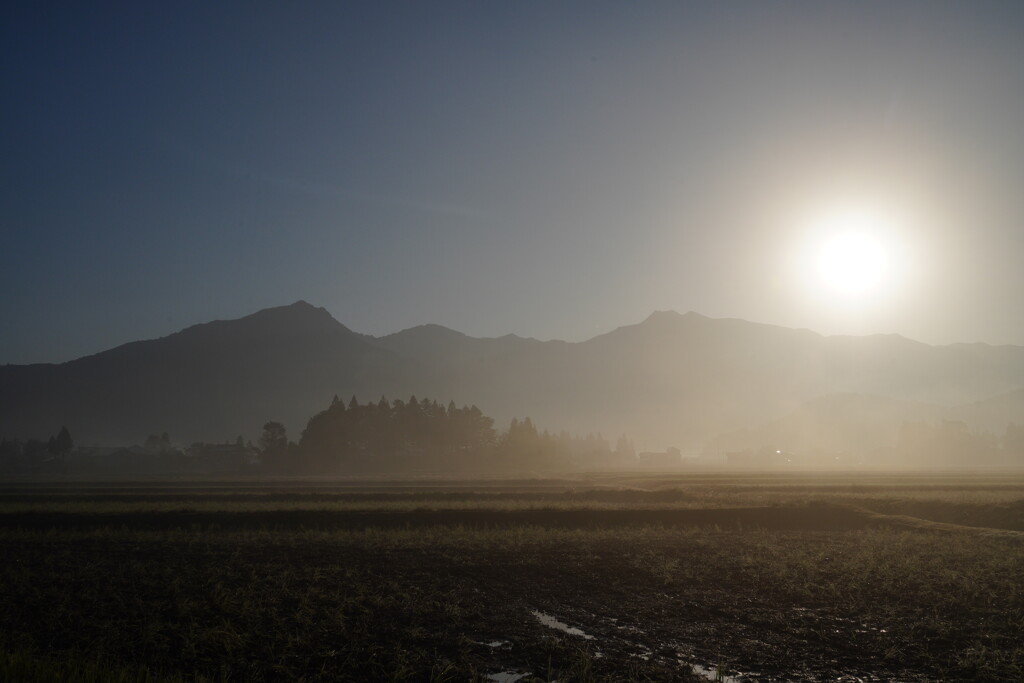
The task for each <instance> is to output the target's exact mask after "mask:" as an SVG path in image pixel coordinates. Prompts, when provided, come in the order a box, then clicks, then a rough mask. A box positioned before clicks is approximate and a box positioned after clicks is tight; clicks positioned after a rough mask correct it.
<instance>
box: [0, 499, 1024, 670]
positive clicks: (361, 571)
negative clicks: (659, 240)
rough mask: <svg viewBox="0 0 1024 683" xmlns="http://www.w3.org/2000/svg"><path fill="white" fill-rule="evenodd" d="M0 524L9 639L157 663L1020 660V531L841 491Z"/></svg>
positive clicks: (260, 666) (901, 666) (663, 665)
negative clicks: (642, 506)
mask: <svg viewBox="0 0 1024 683" xmlns="http://www.w3.org/2000/svg"><path fill="white" fill-rule="evenodd" d="M19 495H23V494H21V493H19ZM139 495H149V494H139ZM915 520H916V521H915ZM0 540H2V548H3V562H2V564H0V645H2V647H3V648H4V649H5V651H7V652H16V653H19V656H21V655H24V656H29V657H36V658H40V659H42V660H49V661H57V662H60V661H67V660H79V661H81V660H90V661H92V660H96V661H102V662H105V663H106V664H107V665H109V666H111V667H115V668H116V667H118V666H123V667H136V668H137V667H143V668H144V670H145V671H147V672H149V673H150V674H152V675H154V676H156V677H157V678H161V677H167V678H173V677H175V676H177V677H181V678H183V679H185V680H192V679H196V678H207V679H211V680H451V681H458V680H473V679H477V680H514V679H515V678H516V677H517V676H521V677H522V678H521V679H520V680H531V679H539V680H554V679H557V680H560V681H568V680H580V681H585V680H701V679H702V678H704V679H705V680H706V678H707V677H708V676H712V677H713V676H714V675H715V669H716V668H718V669H719V670H720V672H721V673H722V674H727V675H728V676H730V677H733V678H734V679H735V680H851V681H852V680H904V681H926V680H1020V679H1021V677H1022V673H1024V646H1022V645H1021V643H1022V636H1024V587H1022V585H1021V584H1022V582H1021V581H1020V576H1021V575H1022V574H1021V570H1022V569H1024V542H1022V539H1021V534H1019V533H1017V532H1014V531H1003V532H1001V533H996V534H991V533H988V532H986V531H985V530H984V529H980V528H967V527H960V526H954V525H951V524H948V523H943V524H933V523H930V522H929V521H928V520H921V519H920V518H910V517H908V516H899V515H890V514H880V513H875V512H872V511H869V510H864V509H861V508H858V507H853V506H850V505H846V504H843V505H838V504H836V505H832V504H822V503H814V504H799V505H778V506H766V507H765V506H762V507H756V508H724V509H715V510H693V509H687V510H683V509H680V510H663V509H658V510H638V509H623V510H536V509H534V510H447V511H445V510H437V509H434V510H425V511H401V512H395V511H386V510H385V511H381V510H375V511H358V510H357V511H341V512H339V511H310V510H291V511H289V510H283V511H267V510H257V511H252V512H239V511H233V512H230V513H223V514H218V513H215V512H208V511H207V512H196V511H188V510H179V511H170V512H168V511H159V512H135V513H124V512H120V513H105V512H103V510H102V507H101V506H99V507H96V508H95V509H94V510H92V511H91V512H79V513H68V512H59V511H55V510H50V511H46V510H40V511H34V512H31V511H24V510H22V511H8V512H4V513H2V514H0ZM26 653H27V654H26ZM694 665H697V667H698V668H696V669H695V668H694ZM132 670H137V669H132Z"/></svg>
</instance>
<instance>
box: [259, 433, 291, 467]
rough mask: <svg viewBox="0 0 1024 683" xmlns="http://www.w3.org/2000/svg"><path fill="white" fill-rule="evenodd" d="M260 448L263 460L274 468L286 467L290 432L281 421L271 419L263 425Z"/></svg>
mask: <svg viewBox="0 0 1024 683" xmlns="http://www.w3.org/2000/svg"><path fill="white" fill-rule="evenodd" d="M260 449H261V451H262V453H263V462H264V463H265V464H266V465H267V466H268V467H269V468H270V469H272V470H282V469H284V468H285V467H286V465H287V464H288V463H287V457H288V433H287V431H286V430H285V426H284V425H283V424H281V423H280V422H274V421H270V422H267V423H266V424H264V425H263V434H262V435H260Z"/></svg>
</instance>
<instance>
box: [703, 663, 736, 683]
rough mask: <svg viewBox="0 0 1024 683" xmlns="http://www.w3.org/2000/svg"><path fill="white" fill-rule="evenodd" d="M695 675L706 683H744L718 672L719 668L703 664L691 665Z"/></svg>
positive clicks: (734, 677)
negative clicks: (711, 682) (708, 682)
mask: <svg viewBox="0 0 1024 683" xmlns="http://www.w3.org/2000/svg"><path fill="white" fill-rule="evenodd" d="M690 668H691V669H692V670H693V673H695V674H697V675H698V676H700V677H701V678H703V679H704V680H706V681H721V682H722V683H743V682H742V681H741V680H740V679H739V678H738V677H736V676H726V675H724V674H722V673H720V672H719V671H718V667H717V666H703V665H702V664H691V665H690Z"/></svg>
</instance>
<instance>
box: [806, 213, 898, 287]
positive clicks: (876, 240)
mask: <svg viewBox="0 0 1024 683" xmlns="http://www.w3.org/2000/svg"><path fill="white" fill-rule="evenodd" d="M812 228H813V229H812V234H813V237H812V244H813V246H812V248H811V249H810V254H808V256H809V257H810V258H809V259H808V261H810V262H809V263H808V264H807V266H806V267H807V268H808V270H809V271H811V272H810V273H809V275H811V276H812V277H811V278H810V279H811V286H812V287H815V288H817V289H820V290H821V291H820V292H819V293H820V294H826V295H828V296H829V298H832V299H836V298H841V299H844V300H846V301H850V302H853V301H860V302H864V301H866V300H868V299H871V298H872V297H878V296H881V295H882V294H883V293H884V292H885V290H886V288H887V287H888V286H889V285H890V284H891V283H892V280H893V268H894V263H893V259H892V256H893V254H892V248H891V246H890V244H889V241H888V240H891V238H890V237H889V233H890V232H891V222H890V221H889V220H888V219H887V218H886V217H885V216H883V215H881V214H879V213H877V212H874V211H870V210H868V209H865V208H844V209H840V210H833V211H829V212H826V213H824V214H822V215H820V216H818V217H817V218H816V220H815V221H814V223H813V226H812Z"/></svg>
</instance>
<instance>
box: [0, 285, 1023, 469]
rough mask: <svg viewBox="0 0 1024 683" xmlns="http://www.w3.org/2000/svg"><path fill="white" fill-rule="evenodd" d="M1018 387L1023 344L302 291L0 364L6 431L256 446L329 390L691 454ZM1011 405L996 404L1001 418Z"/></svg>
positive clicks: (292, 424)
mask: <svg viewBox="0 0 1024 683" xmlns="http://www.w3.org/2000/svg"><path fill="white" fill-rule="evenodd" d="M1021 387H1024V347H1014V346H1006V345H1004V346H1000V347H991V346H987V345H977V344H954V345H946V346H932V345H928V344H925V343H923V342H916V341H914V340H910V339H907V338H905V337H902V336H899V335H869V336H864V337H854V336H843V335H837V336H824V335H821V334H819V333H817V332H814V331H812V330H806V329H794V328H787V327H783V326H778V325H770V324H765V323H757V322H751V321H746V320H742V319H737V318H711V317H708V316H704V315H702V314H700V313H696V312H694V311H688V312H686V313H678V312H675V311H655V312H653V313H652V314H650V315H649V316H647V317H646V318H645V319H644V320H642V321H641V322H639V323H635V324H632V325H624V326H621V327H617V328H615V329H613V330H611V331H609V332H606V333H603V334H599V335H596V336H594V337H591V338H589V339H587V340H584V341H579V342H567V341H561V340H548V341H539V340H536V339H532V338H524V337H519V336H516V335H505V336H502V337H482V338H478V337H471V336H469V335H466V334H465V333H462V332H459V331H457V330H453V329H451V328H447V327H444V326H442V325H437V324H433V323H428V324H425V325H417V326H414V327H411V328H406V329H404V330H401V331H399V332H395V333H391V334H388V335H382V336H379V337H375V336H372V335H366V334H361V333H358V332H355V331H353V330H352V329H350V328H348V327H347V326H345V325H344V324H342V323H341V322H339V321H338V320H336V319H335V318H334V317H333V316H332V315H331V314H330V313H329V312H328V311H327V310H326V309H324V308H322V307H316V306H313V305H312V304H309V303H308V302H306V301H304V300H300V301H297V302H295V303H292V304H289V305H285V306H277V307H271V308H267V309H262V310H260V311H256V312H255V313H252V314H250V315H247V316H243V317H241V318H236V319H233V320H214V321H209V322H206V323H199V324H196V325H191V326H188V327H185V328H183V329H182V330H179V331H177V332H174V333H171V334H169V335H166V336H164V337H159V338H156V339H149V340H139V341H135V342H129V343H127V344H122V345H119V346H116V347H113V348H111V349H108V350H106V351H102V352H99V353H97V354H91V355H89V356H83V357H81V358H77V359H73V360H70V361H65V362H64V363H59V364H35V365H5V366H0V436H14V437H22V438H24V437H36V436H39V435H43V434H48V433H51V432H52V431H53V430H54V429H55V426H54V425H56V426H59V425H60V424H68V426H69V428H70V429H71V430H72V432H73V433H75V434H78V435H79V436H80V439H81V441H80V442H82V443H85V442H111V441H118V442H137V441H140V440H142V439H143V438H144V437H145V435H146V434H148V433H151V432H157V433H159V432H162V431H169V432H170V433H171V434H172V435H174V436H175V437H176V438H179V439H183V440H187V441H191V440H207V441H212V440H225V439H230V438H233V437H234V436H235V435H238V434H242V435H248V436H249V437H250V438H251V437H253V436H255V434H256V433H258V430H259V428H260V426H261V425H262V423H263V422H264V421H266V420H270V419H275V420H280V421H282V422H284V423H285V424H286V425H287V426H288V428H289V432H290V434H292V435H293V438H297V436H298V434H299V433H300V432H301V430H302V428H303V427H304V426H305V420H307V419H308V418H309V417H311V416H312V415H313V414H314V413H315V412H317V411H319V410H321V409H322V408H323V407H324V406H325V405H326V403H327V402H328V401H329V400H330V398H331V397H332V396H333V395H334V394H339V395H343V396H348V395H351V394H358V395H360V396H362V397H363V398H364V399H368V398H373V399H376V398H377V397H379V396H380V395H382V394H384V395H388V396H390V397H393V398H401V397H406V396H409V395H411V394H415V395H417V396H421V397H422V396H430V397H432V398H437V399H438V400H442V401H444V402H447V401H448V400H454V401H455V402H456V403H457V404H460V405H461V404H476V405H479V406H480V407H481V409H483V410H484V411H485V412H487V413H488V414H490V415H493V416H494V417H495V418H497V419H498V420H499V424H500V423H501V422H503V421H505V420H507V419H510V418H511V417H513V416H518V417H524V416H526V415H529V416H531V417H533V419H534V421H535V422H536V423H537V424H539V425H541V426H544V427H548V428H551V429H563V428H564V429H568V430H569V431H574V432H578V433H588V432H602V433H604V434H607V435H618V434H620V433H623V432H625V433H628V434H630V435H632V436H634V437H636V438H638V439H641V441H642V442H644V443H649V444H657V445H662V444H664V445H678V446H680V447H683V448H688V449H700V448H703V447H704V446H705V445H707V444H708V443H711V441H712V440H713V439H715V438H716V437H718V436H719V435H723V434H730V433H737V432H740V431H743V430H748V432H749V430H752V429H756V428H757V427H758V425H769V424H772V423H773V422H775V421H778V420H781V419H784V418H785V417H786V416H787V415H790V414H793V413H794V411H798V410H801V408H800V406H803V405H805V404H807V402H808V401H813V400H814V399H816V398H819V397H822V396H828V395H831V394H841V393H851V394H864V395H878V396H884V397H887V398H888V399H891V400H893V401H909V402H924V403H929V404H935V405H938V406H944V407H945V408H952V407H956V406H959V405H969V404H972V403H976V402H981V401H984V400H985V399H988V398H991V397H995V396H998V395H1000V394H1010V393H1011V392H1013V391H1015V390H1017V389H1020V388H1021ZM892 405H896V404H895V403H893V404H892ZM1007 405H1009V407H1007ZM1015 405H1016V403H1013V402H1011V403H1009V404H1007V403H1006V402H1003V403H1000V404H999V410H1001V411H1002V412H1001V413H1000V414H1001V415H1002V414H1007V413H1008V411H1011V410H1012V409H1013V407H1014V406H1015ZM803 410H804V411H805V414H808V415H812V416H813V414H814V413H813V411H812V412H811V413H807V412H806V410H807V409H803ZM984 410H985V409H984V406H983V407H982V408H977V409H974V411H973V413H972V411H965V414H969V415H973V414H974V413H979V414H980V413H983V412H984ZM972 419H973V418H972ZM977 420H978V422H979V423H981V422H984V421H985V420H984V419H983V416H982V417H978V418H977ZM1021 421H1022V422H1024V416H1022V420H1021Z"/></svg>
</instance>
